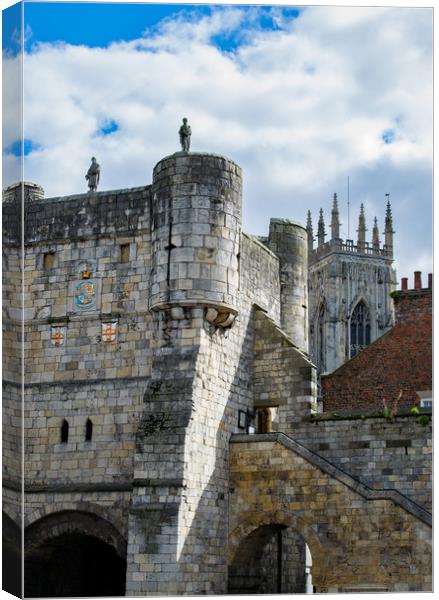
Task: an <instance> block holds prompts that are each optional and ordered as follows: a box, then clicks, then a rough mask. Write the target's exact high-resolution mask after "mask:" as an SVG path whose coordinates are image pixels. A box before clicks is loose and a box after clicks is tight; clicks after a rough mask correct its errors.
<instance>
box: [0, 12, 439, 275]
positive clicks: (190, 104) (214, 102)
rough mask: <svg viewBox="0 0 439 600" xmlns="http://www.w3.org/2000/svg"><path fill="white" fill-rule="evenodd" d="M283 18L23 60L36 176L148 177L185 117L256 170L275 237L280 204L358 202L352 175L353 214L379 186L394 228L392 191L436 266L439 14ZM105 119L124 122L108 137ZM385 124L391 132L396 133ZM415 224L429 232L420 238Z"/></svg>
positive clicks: (251, 206)
mask: <svg viewBox="0 0 439 600" xmlns="http://www.w3.org/2000/svg"><path fill="white" fill-rule="evenodd" d="M276 15H277V17H276V18H277V20H278V22H279V23H281V24H282V26H283V27H284V29H282V30H279V31H267V30H265V31H263V30H260V28H259V27H258V26H257V9H255V10H254V11H253V12H252V13H249V12H248V11H245V10H242V9H236V8H229V9H226V10H224V9H223V10H219V11H214V12H213V14H212V16H210V17H206V16H204V17H202V18H198V19H192V20H188V19H187V18H184V17H183V14H181V15H180V17H179V19H178V20H175V19H174V20H167V21H165V22H164V23H162V25H161V26H160V27H159V28H158V29H156V30H155V31H154V32H151V31H146V32H145V37H144V38H142V39H139V40H133V41H131V42H122V43H113V44H112V45H111V46H109V47H108V48H105V49H102V48H87V47H84V46H69V45H41V46H39V47H38V48H37V49H35V50H34V51H33V52H32V53H31V54H30V55H26V57H25V97H26V99H27V101H26V103H25V107H24V108H25V110H24V123H25V137H26V138H29V139H32V140H33V141H35V142H37V143H39V144H40V145H41V146H42V149H41V150H40V151H37V152H32V153H31V154H30V155H29V156H28V157H27V158H26V164H25V169H26V171H25V177H26V179H30V180H34V181H36V182H37V183H40V184H42V185H43V187H44V188H45V189H46V193H47V195H49V196H50V195H63V194H69V193H75V192H80V191H86V185H85V180H84V174H85V172H86V170H87V168H88V165H89V160H90V157H91V156H93V155H94V156H96V157H97V158H98V161H99V162H100V164H101V168H102V179H101V186H100V188H101V189H112V188H124V187H129V186H137V185H144V184H148V183H150V181H151V173H152V168H153V166H154V164H155V163H156V162H157V161H158V160H159V159H160V158H161V157H162V156H164V155H167V154H170V153H172V152H174V151H177V150H179V145H178V136H177V130H178V127H179V124H180V121H181V118H182V117H183V116H187V117H188V118H189V121H190V123H191V125H192V130H193V136H192V137H193V140H192V149H193V150H194V151H208V152H218V153H223V154H225V155H227V156H229V157H231V158H233V159H234V160H236V162H238V163H239V164H240V165H241V166H242V167H243V168H244V176H245V193H246V196H245V204H244V215H245V217H244V227H245V228H246V229H247V230H249V231H252V232H253V233H258V234H263V233H264V232H265V231H266V230H267V229H268V220H269V217H270V216H284V217H290V218H296V219H299V220H304V218H305V214H306V209H307V208H308V206H309V207H310V208H311V210H312V211H313V213H314V216H316V213H317V209H318V208H319V207H320V206H323V207H324V208H325V210H326V214H327V215H328V220H329V211H330V199H331V196H332V193H333V191H338V192H339V193H340V201H341V203H343V202H344V201H345V197H344V196H345V181H346V178H347V176H348V175H349V176H350V179H351V182H352V185H353V190H352V195H351V201H352V214H354V213H355V211H358V207H359V204H360V202H361V201H366V200H367V199H368V198H370V197H371V194H372V190H373V194H375V196H374V203H375V204H374V205H372V203H370V208H371V209H374V210H375V211H376V214H377V216H378V218H379V222H380V226H381V227H382V223H383V218H384V194H385V192H391V194H392V200H393V210H394V218H395V228H396V229H397V231H398V235H397V252H398V251H399V253H400V256H407V257H410V256H413V257H414V258H413V260H412V263H413V264H415V263H416V265H417V266H419V262H422V263H424V262H425V268H424V270H427V269H428V268H429V266H428V265H427V262H428V260H427V257H428V256H429V253H430V248H429V218H430V210H431V208H430V207H431V181H430V179H429V171H430V168H431V156H432V135H431V132H432V81H431V79H432V78H431V61H432V57H431V11H429V10H427V9H398V8H379V9H377V8H370V9H366V8H364V9H363V8H359V7H355V8H328V7H315V8H307V9H305V10H304V11H303V12H302V13H301V15H300V17H299V18H298V19H294V20H291V21H288V20H286V19H285V18H284V17H283V16H282V13H280V12H279V11H276ZM244 19H246V21H245V22H244ZM240 26H241V33H242V37H243V39H245V40H246V41H247V43H246V44H244V45H242V46H240V48H239V49H238V50H237V51H236V52H235V53H227V52H221V51H220V50H219V49H218V48H216V47H215V46H214V45H213V43H212V41H211V40H212V37H213V36H216V35H219V34H223V35H227V33H230V31H232V30H236V29H239V27H240ZM6 62H7V61H6ZM105 120H114V121H115V122H117V124H118V126H119V129H118V131H116V132H114V133H112V134H111V135H108V136H102V135H101V136H99V135H97V132H98V129H99V127H100V126H101V124H102V122H103V121H105ZM386 130H391V131H393V132H394V134H393V137H394V141H393V143H391V144H385V143H384V141H383V140H382V134H383V132H384V131H386ZM7 183H9V182H8V181H6V182H5V184H7ZM366 208H368V206H367V203H366ZM421 208H422V210H421ZM422 215H427V217H424V216H422ZM373 216H374V215H372V214H370V215H368V217H369V222H370V230H371V228H372V218H373ZM355 219H356V215H355ZM351 220H352V226H351V233H352V231H354V230H355V229H356V223H355V224H354V217H352V219H351ZM414 220H418V221H419V223H420V225H419V227H417V230H418V231H419V230H420V231H421V232H422V231H424V230H425V232H426V233H425V235H422V233H421V239H419V238H418V239H417V240H416V241H415V240H412V239H411V237H412V236H411V235H410V232H411V230H412V228H413V221H414ZM420 257H422V259H421V258H420ZM404 260H405V259H404ZM403 266H404V268H405V267H406V265H405V264H404V265H403ZM407 266H408V265H407ZM409 268H410V271H411V270H412V267H409Z"/></svg>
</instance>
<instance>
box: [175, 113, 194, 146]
mask: <svg viewBox="0 0 439 600" xmlns="http://www.w3.org/2000/svg"><path fill="white" fill-rule="evenodd" d="M178 133H179V135H180V144H181V149H182V151H183V152H189V150H190V147H191V135H192V130H191V127H190V125H188V122H187V119H186V118H184V119H183V125H182V126H181V127H180V130H179V132H178Z"/></svg>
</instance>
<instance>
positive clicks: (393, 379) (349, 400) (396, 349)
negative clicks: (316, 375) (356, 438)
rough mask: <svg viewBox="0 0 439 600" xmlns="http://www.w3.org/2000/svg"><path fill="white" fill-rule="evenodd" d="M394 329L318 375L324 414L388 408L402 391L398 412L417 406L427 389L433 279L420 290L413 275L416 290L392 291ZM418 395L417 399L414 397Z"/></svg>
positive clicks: (417, 277)
mask: <svg viewBox="0 0 439 600" xmlns="http://www.w3.org/2000/svg"><path fill="white" fill-rule="evenodd" d="M394 302H395V325H394V327H392V329H391V330H390V331H388V332H387V333H386V334H384V335H383V336H382V337H380V338H379V339H377V340H376V341H375V342H373V343H372V344H370V346H368V347H367V348H365V349H364V350H362V351H361V352H360V353H359V354H358V355H357V356H355V358H352V359H351V360H349V361H347V362H346V363H345V364H344V365H342V366H341V367H339V368H338V369H337V370H336V371H334V372H333V373H331V374H329V375H324V376H322V391H323V409H324V411H325V412H326V411H334V410H355V409H359V410H361V409H366V410H370V409H381V408H383V401H385V403H386V405H387V406H388V408H389V409H392V405H393V406H394V403H395V400H396V399H397V398H398V396H399V394H400V392H401V391H402V396H401V399H400V400H399V402H398V406H399V407H412V406H414V405H419V403H420V398H421V397H424V398H427V397H430V398H431V389H432V276H431V275H429V276H428V288H422V283H421V273H420V272H419V271H416V272H415V287H414V289H410V290H409V289H407V278H403V279H402V280H401V291H398V292H394ZM419 392H421V394H419Z"/></svg>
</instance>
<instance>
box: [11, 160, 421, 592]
mask: <svg viewBox="0 0 439 600" xmlns="http://www.w3.org/2000/svg"><path fill="white" fill-rule="evenodd" d="M241 194H242V172H241V168H240V167H239V166H238V165H237V164H235V163H234V162H233V161H232V160H230V159H228V158H225V157H224V156H220V155H216V154H208V153H192V152H187V151H184V152H176V153H175V154H173V155H171V156H167V157H165V158H163V159H162V160H160V161H159V162H158V163H157V165H156V166H155V168H154V171H153V178H152V184H151V185H145V186H142V187H138V188H131V189H121V190H109V191H103V192H98V191H96V190H95V189H91V190H90V191H89V192H88V193H80V194H76V195H72V196H67V197H55V198H45V197H44V191H43V189H42V188H41V187H40V186H38V185H36V184H32V183H27V182H23V183H17V184H14V185H11V186H9V187H8V188H7V189H6V190H4V194H3V224H4V285H3V291H4V303H3V307H4V319H3V323H4V328H5V332H4V345H5V351H4V364H3V378H4V380H3V394H4V396H3V426H4V433H3V523H4V526H3V533H4V538H5V546H4V549H5V556H6V557H7V562H6V563H5V564H6V565H7V568H6V569H4V571H6V573H7V574H8V577H9V580H8V584H7V589H8V590H10V591H13V592H14V593H15V594H17V595H20V593H21V592H22V588H21V582H22V579H21V575H22V573H21V566H22V560H21V559H22V558H24V567H25V571H24V593H25V595H26V596H28V597H48V596H51V597H66V596H76V597H78V596H105V595H107V596H121V595H124V594H126V595H128V596H140V597H141V596H151V595H155V596H160V595H161V596H163V595H194V594H224V593H226V592H230V593H243V594H244V593H245V594H248V593H276V592H304V591H305V590H308V591H312V590H313V589H314V590H315V591H317V592H334V591H335V592H337V591H341V592H342V591H352V590H362V591H386V590H388V591H391V590H392V591H401V590H429V589H431V564H430V563H431V552H430V550H429V545H430V538H431V515H430V513H429V508H430V501H431V489H430V487H429V482H428V473H429V464H427V460H426V459H427V458H428V447H429V446H428V444H429V442H430V441H431V440H430V438H429V435H430V428H429V427H425V426H423V425H421V424H420V423H418V422H417V421H415V420H414V419H410V418H406V419H405V421H404V423H403V424H401V423H400V422H398V423H393V422H392V423H383V419H379V423H378V426H377V425H376V423H377V421H376V415H374V418H373V419H372V418H371V419H370V420H367V419H364V420H361V421H358V422H356V425H355V427H354V426H353V425H352V421H351V420H348V421H346V422H342V421H340V420H338V421H334V422H332V421H330V420H323V419H321V420H319V419H318V415H313V414H312V412H313V411H312V406H313V405H314V404H315V398H316V367H315V365H314V364H313V363H312V361H311V360H310V357H309V353H308V350H309V340H308V286H307V278H308V266H307V259H308V255H309V256H310V258H311V275H310V282H311V287H310V289H311V291H312V294H313V295H314V296H315V297H314V298H313V306H319V307H320V306H323V307H324V309H325V311H326V312H325V320H324V321H323V319H322V323H323V322H324V323H325V324H327V326H328V327H329V326H332V323H333V322H334V336H335V335H338V330H336V327H337V320H336V319H335V318H334V321H331V318H332V316H331V315H333V313H331V312H330V311H333V306H334V305H335V303H336V302H337V298H338V296H337V293H338V292H337V286H338V285H341V284H342V282H344V281H345V280H346V282H351V281H352V280H351V279H350V274H353V270H354V269H357V271H356V273H357V272H358V273H360V272H362V271H361V269H366V267H367V268H368V269H369V270H365V271H364V273H363V275H362V276H361V278H360V277H359V276H358V273H357V274H356V275H355V277H356V279H355V281H357V284H356V287H355V289H354V288H353V284H352V283H351V284H349V285H351V288H352V290H351V288H347V287H343V289H344V290H345V289H349V290H351V293H350V295H349V294H348V293H347V292H346V291H345V292H343V293H342V292H340V298H341V300H340V302H341V305H343V306H344V303H343V299H345V300H346V302H349V307H350V310H354V308H355V306H354V304H353V303H354V302H355V301H357V304H358V302H361V301H363V302H364V303H365V305H366V307H367V308H368V310H370V311H373V310H376V309H378V308H379V309H380V310H379V311H378V317H379V318H381V319H382V321H380V322H382V323H383V326H384V327H388V326H389V324H390V323H391V311H390V308H389V306H388V305H387V304H385V298H387V296H388V292H389V290H390V289H391V283H392V281H393V280H392V279H391V267H390V263H391V248H390V246H389V245H390V238H389V239H386V248H385V249H378V248H376V249H375V248H373V249H372V250H370V251H369V250H368V251H367V252H366V243H365V242H364V238H362V240H363V241H362V242H361V243H360V241H359V244H358V246H357V248H355V249H354V248H353V247H350V246H349V247H348V246H347V242H346V244H343V243H342V242H341V240H339V239H338V230H337V228H336V227H335V228H334V233H333V236H332V237H333V239H332V240H331V242H330V243H329V245H325V244H324V243H323V242H324V236H323V233H320V234H319V235H320V237H319V240H320V244H319V247H318V248H317V250H313V249H312V247H308V244H307V240H308V238H309V236H310V235H311V231H310V229H309V228H308V236H307V231H306V229H305V227H303V226H302V225H300V224H299V223H295V222H293V221H289V220H287V219H272V220H271V222H270V230H269V235H268V236H267V237H266V238H262V239H257V238H255V237H254V236H252V235H249V234H247V233H244V232H243V231H242V230H241V202H242V198H241ZM23 205H24V207H25V215H24V223H23V224H22V221H21V208H22V206H23ZM388 218H389V219H390V208H389V216H388ZM390 230H391V221H389V232H390ZM389 235H390V234H389ZM361 244H363V245H361ZM363 257H366V258H367V259H368V261H369V262H370V264H369V262H365V261H363ZM362 261H363V262H362ZM373 261H375V262H373ZM363 263H364V265H363ZM318 265H322V266H321V267H318ZM343 265H345V266H343ZM318 269H320V272H319V271H318ZM314 273H315V279H314ZM352 277H353V275H352ZM373 278H375V279H376V285H375V288H374V289H376V290H377V291H376V294H378V291H379V293H380V294H381V295H380V296H376V297H375V296H373V294H372V292H371V291H370V290H369V287H370V284H367V282H364V283H363V280H366V279H370V280H371V281H375V280H374V279H373ZM317 281H319V282H322V284H323V283H325V284H326V282H328V283H329V284H330V287H329V288H328V287H326V288H325V289H327V290H328V291H327V292H326V295H325V296H324V297H323V296H319V295H316V294H315V290H316V287H317ZM366 284H367V285H366ZM343 285H345V286H348V283H346V284H344V283H343ZM380 286H381V287H380ZM386 294H387V295H386ZM374 298H375V300H374V301H375V303H373V302H372V299H374ZM313 310H314V311H315V310H316V309H313ZM386 311H387V312H386ZM371 314H373V315H374V318H375V313H372V312H371ZM312 316H313V313H312ZM378 317H377V319H378ZM338 318H339V321H340V322H343V320H342V319H343V318H346V317H345V315H344V313H343V315H342V316H340V317H338ZM377 323H378V321H377ZM374 328H375V329H374ZM377 328H378V325H376V324H374V325H371V334H370V335H371V339H372V337H373V336H375V335H376V329H377ZM312 335H314V333H313V334H312ZM312 339H313V338H312ZM328 339H329V338H328ZM332 339H336V338H335V337H334V338H332ZM343 339H344V338H343ZM343 343H345V342H343ZM328 348H329V343H328ZM334 352H335V350H334ZM339 354H340V355H342V353H339ZM327 355H328V356H331V354H330V353H329V352H328V354H327ZM336 356H338V355H336ZM343 356H344V355H343ZM23 367H24V368H23ZM402 429H403V431H404V433H401V430H402ZM383 431H384V433H383ZM400 438H404V439H402V441H401V440H400ZM358 439H361V440H362V441H361V446H359V445H358ZM407 440H410V443H411V441H412V440H413V448H411V447H410V448H409V450H410V451H411V452H410V453H408V452H405V453H404V452H402V453H401V452H400V449H401V443H403V444H406V445H407V444H408V442H407ZM377 441H378V442H379V445H380V446H379V447H380V450H381V449H382V453H381V454H379V455H377V454H376V447H377ZM387 441H388V442H389V444H387ZM386 444H387V445H386ZM341 448H342V451H340V449H341ZM406 450H407V448H406ZM346 456H349V457H350V462H349V465H347V464H346V461H345V457H346ZM22 459H24V460H22ZM364 461H366V462H367V469H365V468H364ZM389 464H391V465H392V469H389V468H388V466H389ZM409 467H410V468H409ZM341 469H343V470H341ZM407 473H410V475H407ZM414 483H416V485H414ZM340 523H342V526H340ZM22 539H24V546H23V547H22V545H21V542H22ZM365 544H367V547H368V549H369V550H370V552H368V553H367V554H366V553H365V552H364V547H365ZM23 554H24V556H23ZM347 564H349V568H348V569H347V568H346V565H347ZM401 586H402V587H401Z"/></svg>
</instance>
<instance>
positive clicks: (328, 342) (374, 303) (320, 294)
mask: <svg viewBox="0 0 439 600" xmlns="http://www.w3.org/2000/svg"><path fill="white" fill-rule="evenodd" d="M307 232H308V262H309V268H308V294H309V327H310V335H309V341H310V355H311V358H312V360H313V361H314V363H315V364H316V365H317V367H318V370H319V372H320V373H330V372H331V371H334V370H335V369H337V368H338V367H339V366H340V365H342V364H343V363H344V362H345V361H346V360H349V359H350V358H353V357H354V356H355V355H356V354H357V353H358V352H359V351H360V350H361V349H362V348H364V347H365V346H367V345H368V344H370V343H371V342H373V341H374V340H375V339H377V338H378V337H380V336H381V335H383V333H385V332H386V331H387V330H388V329H389V328H390V327H391V326H392V325H393V308H392V300H391V297H390V293H391V292H392V291H393V290H394V289H395V272H394V270H393V268H392V262H393V233H394V231H393V222H392V212H391V207H390V201H389V200H388V202H387V209H386V215H385V226H384V239H385V243H384V245H383V246H381V245H380V237H379V229H378V222H377V219H376V217H375V220H374V226H373V230H372V241H371V243H369V242H368V241H366V233H367V228H366V215H365V212H364V206H363V204H361V207H360V213H359V217H358V229H357V233H358V237H357V243H356V244H355V243H354V241H353V240H342V239H341V237H340V219H339V212H338V205H337V195H336V194H334V198H333V206H332V213H331V239H330V240H329V241H327V242H325V235H326V233H325V222H324V215H323V210H322V209H320V213H319V220H318V236H317V247H316V248H314V247H313V228H312V218H311V215H310V214H308V219H307Z"/></svg>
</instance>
